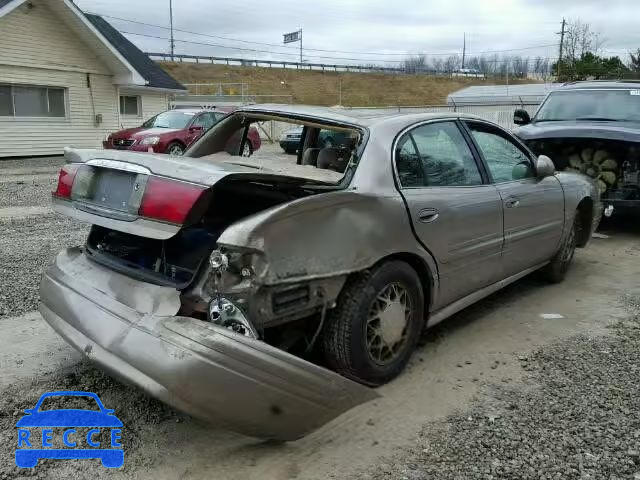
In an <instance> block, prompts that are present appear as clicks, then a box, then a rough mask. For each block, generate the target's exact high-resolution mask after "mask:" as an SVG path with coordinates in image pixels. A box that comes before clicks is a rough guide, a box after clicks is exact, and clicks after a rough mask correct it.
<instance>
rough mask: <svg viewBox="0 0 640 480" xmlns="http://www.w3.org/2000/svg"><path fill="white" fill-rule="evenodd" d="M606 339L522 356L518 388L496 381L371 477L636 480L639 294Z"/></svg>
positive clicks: (579, 340)
mask: <svg viewBox="0 0 640 480" xmlns="http://www.w3.org/2000/svg"><path fill="white" fill-rule="evenodd" d="M620 301H621V302H622V303H624V305H625V307H626V308H627V309H628V311H629V318H628V319H627V320H625V321H621V322H619V323H617V324H616V325H614V326H613V327H611V329H612V332H611V333H612V334H611V335H610V336H604V337H595V338H590V337H588V336H576V337H572V338H570V339H569V340H566V341H563V342H559V343H557V344H554V345H550V346H548V347H544V348H541V349H539V350H537V351H536V352H534V353H533V354H530V355H528V356H520V357H519V361H520V364H521V366H522V368H523V369H524V370H525V371H526V372H528V374H529V375H528V376H527V377H525V381H526V383H525V384H524V385H520V386H518V387H517V388H514V387H511V388H507V387H504V386H495V385H494V386H492V387H491V388H490V389H489V391H487V392H485V394H484V395H483V397H482V399H481V400H478V401H477V402H476V403H475V404H474V405H473V406H472V407H471V408H470V409H469V410H465V411H464V412H458V413H457V414H455V415H451V416H449V417H448V418H446V419H445V420H444V421H442V422H438V423H435V424H432V425H428V426H426V427H425V428H424V430H423V431H422V433H421V434H420V437H419V440H418V441H417V444H416V445H415V447H414V448H412V449H411V450H410V451H409V452H408V453H407V452H404V453H402V454H398V455H396V456H395V457H394V458H390V459H388V460H387V461H386V462H384V463H382V464H379V465H376V467H375V468H374V469H371V470H369V471H367V472H366V473H362V474H360V475H357V476H355V477H353V478H354V479H358V480H365V479H374V480H381V479H410V480H413V479H443V480H444V479H451V480H462V479H483V480H489V479H513V480H516V479H517V480H527V479H532V480H533V479H536V480H542V479H574V478H575V479H633V480H636V479H638V478H640V396H638V386H639V384H640V292H638V293H637V294H635V295H631V294H629V295H625V296H624V297H623V298H622V299H621V300H620Z"/></svg>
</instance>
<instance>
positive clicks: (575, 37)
mask: <svg viewBox="0 0 640 480" xmlns="http://www.w3.org/2000/svg"><path fill="white" fill-rule="evenodd" d="M597 37H598V35H597V34H596V33H595V32H593V31H592V30H591V25H589V24H588V23H583V22H582V21H581V20H579V19H576V20H570V21H569V22H567V27H566V30H565V34H564V43H563V54H562V58H561V59H560V60H563V61H568V62H569V63H570V64H571V63H574V62H576V61H578V60H579V59H580V58H581V57H582V56H583V55H584V54H585V53H587V52H593V47H594V46H596V43H597ZM595 53H597V52H595Z"/></svg>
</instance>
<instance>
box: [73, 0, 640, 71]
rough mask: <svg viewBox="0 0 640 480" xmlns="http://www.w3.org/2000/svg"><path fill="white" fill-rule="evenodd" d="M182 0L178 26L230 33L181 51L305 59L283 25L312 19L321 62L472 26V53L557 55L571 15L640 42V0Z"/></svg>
mask: <svg viewBox="0 0 640 480" xmlns="http://www.w3.org/2000/svg"><path fill="white" fill-rule="evenodd" d="M76 3H77V4H78V5H79V6H80V7H81V8H82V9H83V10H85V11H88V12H92V13H98V14H104V15H111V16H114V17H121V18H127V19H131V20H135V21H138V22H145V23H149V24H153V25H162V26H165V27H166V26H168V24H169V0H76ZM173 3H174V5H173V9H174V27H175V28H176V29H179V30H186V31H190V32H196V33H202V34H206V35H214V36H218V37H226V38H228V39H222V38H214V37H207V36H199V35H192V34H189V33H184V32H176V33H175V38H176V40H177V41H176V53H187V54H197V55H215V56H233V57H242V58H259V59H289V60H292V61H296V60H297V58H298V55H299V51H298V44H289V45H288V46H287V47H285V48H283V47H282V46H281V45H282V34H283V33H285V32H289V31H293V30H296V29H298V28H302V29H303V47H304V48H305V50H304V58H305V59H306V60H307V61H310V62H316V63H386V64H389V65H393V64H394V62H393V61H394V60H396V61H398V60H401V59H402V54H409V53H411V54H417V53H426V54H448V53H455V52H461V51H462V38H463V33H464V32H466V36H467V52H468V53H469V54H475V53H479V52H486V51H499V50H508V49H526V50H521V51H512V52H505V53H507V54H522V55H525V56H532V57H533V56H536V55H542V56H545V57H549V58H554V57H557V52H558V47H557V45H558V42H559V36H558V35H556V32H558V31H559V30H560V22H561V20H562V17H563V16H564V17H566V18H567V19H576V18H579V19H581V20H582V21H583V22H587V23H590V24H591V26H592V29H593V30H595V31H597V32H599V34H600V37H599V38H600V41H601V42H603V47H602V48H603V49H604V51H603V53H604V54H606V55H621V56H624V58H625V60H626V58H627V55H626V53H627V52H628V51H629V50H635V49H637V48H640V35H638V34H637V32H638V18H639V14H640V6H639V5H638V0H511V1H508V0H480V1H479V0H449V1H446V0H444V1H439V2H436V1H433V0H431V1H427V0H350V1H348V0H347V1H345V0H319V1H315V2H309V1H308V0H307V1H305V0H276V1H270V2H265V1H258V0H244V1H233V2H232V1H228V0H215V1H214V0H174V2H173ZM266 5H269V6H270V7H269V8H267V7H266ZM107 20H108V21H109V22H111V23H112V25H114V26H115V27H116V28H118V29H119V30H121V31H123V32H131V33H140V34H145V35H150V36H154V37H165V38H168V36H169V33H168V30H166V29H162V28H154V27H147V26H144V25H140V24H135V23H130V22H126V21H121V20H116V19H114V18H108V17H107ZM127 37H128V38H129V39H130V40H132V41H133V42H134V43H135V44H136V45H138V46H139V47H140V48H142V49H143V50H145V51H154V52H166V51H168V48H169V42H168V40H163V39H159V38H151V37H145V36H139V35H131V34H127ZM179 40H188V41H191V42H199V43H204V44H216V45H218V46H213V45H196V44H193V43H185V42H181V41H179ZM249 42H260V43H267V44H273V45H274V46H268V45H261V44H259V43H249ZM225 47H226V48H225ZM529 47H537V48H531V49H529ZM243 49H244V50H243ZM311 49H318V50H327V51H326V52H325V51H318V50H311ZM347 52H355V53H347ZM323 57H332V58H323ZM337 58H342V59H344V60H338V59H337Z"/></svg>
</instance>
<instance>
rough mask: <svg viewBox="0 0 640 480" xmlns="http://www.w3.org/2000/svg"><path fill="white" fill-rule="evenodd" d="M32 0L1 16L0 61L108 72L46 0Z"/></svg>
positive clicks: (20, 64)
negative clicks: (30, 5) (28, 5)
mask: <svg viewBox="0 0 640 480" xmlns="http://www.w3.org/2000/svg"><path fill="white" fill-rule="evenodd" d="M32 3H33V5H34V7H33V8H32V9H28V8H27V5H26V4H25V5H22V6H21V7H18V8H16V9H15V10H13V11H12V12H11V13H9V14H8V15H6V16H5V17H3V18H1V19H0V64H4V65H19V66H32V67H33V66H38V67H41V68H52V69H64V70H74V69H75V70H80V71H83V72H91V73H101V74H105V75H110V74H111V72H110V71H109V69H108V67H107V66H106V65H104V64H103V63H102V62H101V61H100V59H99V58H98V57H97V56H96V55H95V54H94V53H93V51H92V50H91V49H90V48H89V47H88V46H87V45H85V44H84V42H82V40H81V39H80V38H79V37H78V36H77V35H75V34H74V33H73V32H71V31H70V30H69V28H68V27H67V26H66V25H65V24H64V23H63V22H62V21H61V20H60V19H59V18H58V17H57V16H56V15H55V13H54V12H52V11H51V9H50V8H49V7H48V6H47V5H46V3H45V2H42V1H33V2H32Z"/></svg>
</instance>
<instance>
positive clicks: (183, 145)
mask: <svg viewBox="0 0 640 480" xmlns="http://www.w3.org/2000/svg"><path fill="white" fill-rule="evenodd" d="M174 143H177V144H178V145H180V146H182V148H187V146H186V145H185V144H184V142H183V141H181V140H178V139H177V138H176V139H174V140H171V141H170V142H169V143H167V148H169V147H170V146H171V145H173V144H174Z"/></svg>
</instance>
